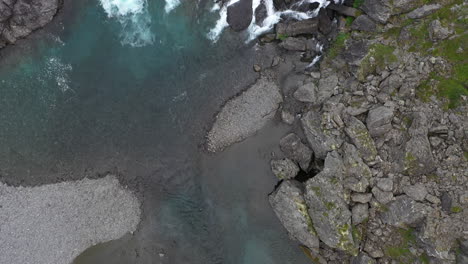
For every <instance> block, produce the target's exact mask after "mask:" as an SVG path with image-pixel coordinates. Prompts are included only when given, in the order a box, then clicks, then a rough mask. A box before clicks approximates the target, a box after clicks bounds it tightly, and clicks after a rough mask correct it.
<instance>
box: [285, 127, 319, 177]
mask: <svg viewBox="0 0 468 264" xmlns="http://www.w3.org/2000/svg"><path fill="white" fill-rule="evenodd" d="M280 148H281V151H283V153H284V154H285V155H286V156H287V157H288V158H290V159H292V160H293V161H295V162H297V163H299V166H300V167H301V169H303V170H304V171H308V169H309V165H310V161H311V159H312V154H313V153H312V151H311V150H310V149H309V148H308V147H307V146H306V145H304V143H302V142H301V139H300V138H299V137H298V136H297V135H296V134H294V133H291V134H288V135H286V136H285V137H283V138H282V139H281V140H280Z"/></svg>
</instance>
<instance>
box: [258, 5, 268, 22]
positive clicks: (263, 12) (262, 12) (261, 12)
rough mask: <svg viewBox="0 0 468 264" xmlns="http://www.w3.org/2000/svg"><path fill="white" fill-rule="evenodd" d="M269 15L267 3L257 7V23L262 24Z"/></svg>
mask: <svg viewBox="0 0 468 264" xmlns="http://www.w3.org/2000/svg"><path fill="white" fill-rule="evenodd" d="M267 16H268V10H267V7H266V5H265V3H263V2H262V3H260V5H259V6H258V7H257V8H256V9H255V24H257V25H260V26H261V25H262V23H263V21H264V20H265V18H267Z"/></svg>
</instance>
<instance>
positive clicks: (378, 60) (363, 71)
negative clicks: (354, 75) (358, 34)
mask: <svg viewBox="0 0 468 264" xmlns="http://www.w3.org/2000/svg"><path fill="white" fill-rule="evenodd" d="M394 51H395V47H391V46H386V45H383V44H379V43H378V44H374V45H372V46H371V47H370V48H369V53H368V54H367V56H366V57H365V58H364V59H363V60H362V62H361V66H360V68H359V73H358V78H359V80H360V81H363V80H364V79H365V78H366V77H367V75H369V74H371V73H375V72H376V70H377V69H381V70H382V69H384V68H385V66H386V65H388V64H391V63H394V62H396V61H398V58H397V57H396V55H395V54H393V52H394Z"/></svg>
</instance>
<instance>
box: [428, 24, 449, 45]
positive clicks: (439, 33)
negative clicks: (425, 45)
mask: <svg viewBox="0 0 468 264" xmlns="http://www.w3.org/2000/svg"><path fill="white" fill-rule="evenodd" d="M428 30H429V37H430V38H431V40H433V41H437V40H443V39H446V38H448V37H449V36H450V34H452V32H451V31H450V30H449V29H448V28H445V27H442V24H441V23H440V21H439V20H434V21H432V22H431V23H430V24H429V28H428Z"/></svg>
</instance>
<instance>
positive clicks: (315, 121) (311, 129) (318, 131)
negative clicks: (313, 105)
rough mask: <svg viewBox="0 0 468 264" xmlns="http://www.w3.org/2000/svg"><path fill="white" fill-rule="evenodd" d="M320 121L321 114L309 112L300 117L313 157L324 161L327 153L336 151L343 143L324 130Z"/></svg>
mask: <svg viewBox="0 0 468 264" xmlns="http://www.w3.org/2000/svg"><path fill="white" fill-rule="evenodd" d="M321 120H322V115H321V114H319V113H317V112H315V111H309V112H307V113H306V114H305V115H304V116H303V117H302V119H301V124H302V130H303V131H304V134H305V136H306V138H307V142H309V145H310V147H311V148H312V150H313V151H314V154H315V157H316V158H318V159H325V157H326V156H327V153H328V152H330V151H333V150H335V149H338V148H339V147H340V146H341V144H342V143H343V142H342V141H341V140H339V139H337V138H336V137H335V136H334V135H332V134H331V133H330V131H327V130H326V129H324V128H323V126H322V124H321Z"/></svg>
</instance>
